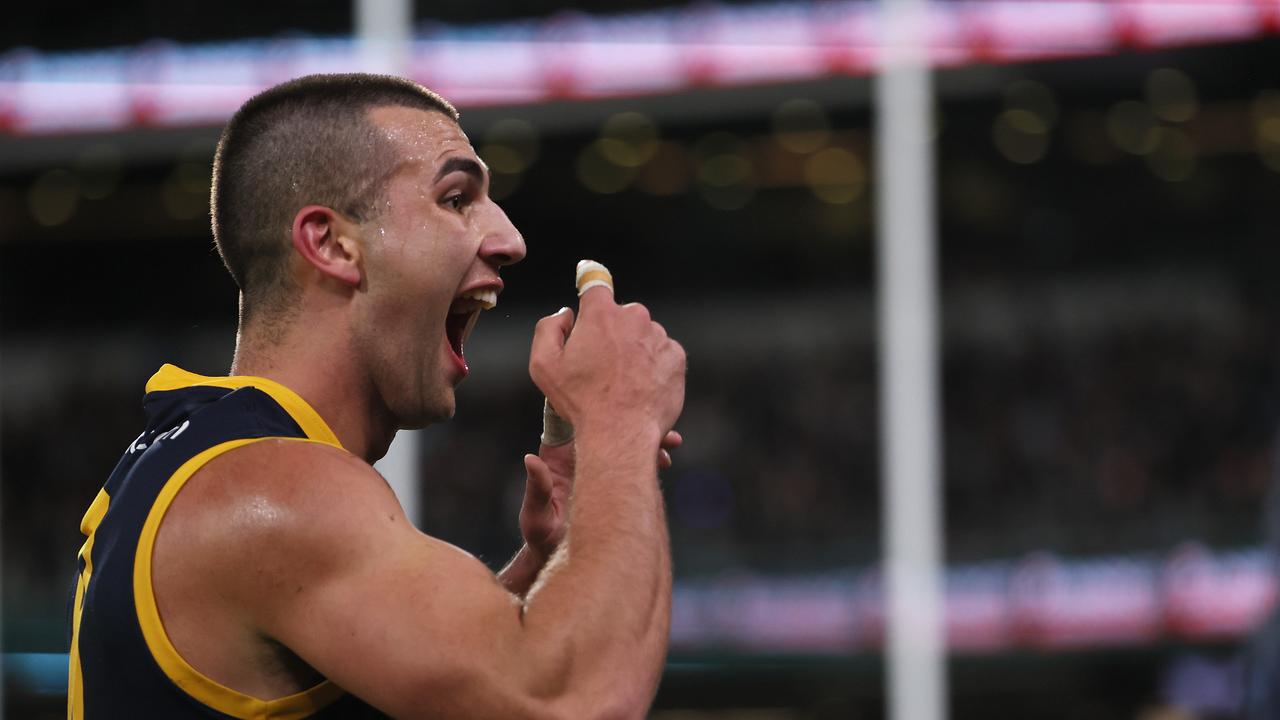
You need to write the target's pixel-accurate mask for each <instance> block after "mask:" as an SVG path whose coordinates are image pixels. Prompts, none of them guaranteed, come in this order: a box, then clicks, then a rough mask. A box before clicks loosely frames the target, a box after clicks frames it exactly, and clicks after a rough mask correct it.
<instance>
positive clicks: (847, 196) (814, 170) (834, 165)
mask: <svg viewBox="0 0 1280 720" xmlns="http://www.w3.org/2000/svg"><path fill="white" fill-rule="evenodd" d="M804 179H805V182H806V183H808V185H809V189H811V190H813V194H814V195H816V196H817V197H818V199H819V200H821V201H823V202H825V203H830V204H832V205H844V204H847V203H851V202H853V201H854V200H857V199H858V197H859V196H860V195H862V192H863V190H865V189H866V187H867V168H866V166H865V165H864V164H863V162H862V158H860V157H858V156H857V155H855V154H853V153H852V152H849V151H848V150H845V149H844V148H838V147H830V148H826V149H825V150H820V151H818V152H817V153H814V154H813V155H812V156H810V157H809V159H808V160H807V161H806V162H805V165H804Z"/></svg>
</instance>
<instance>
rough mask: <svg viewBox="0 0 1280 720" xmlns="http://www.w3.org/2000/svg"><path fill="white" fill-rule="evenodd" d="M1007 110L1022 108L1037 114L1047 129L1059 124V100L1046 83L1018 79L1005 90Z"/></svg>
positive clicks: (1029, 112)
mask: <svg viewBox="0 0 1280 720" xmlns="http://www.w3.org/2000/svg"><path fill="white" fill-rule="evenodd" d="M1004 107H1005V109H1006V110H1021V111H1023V112H1026V113H1028V114H1030V115H1033V116H1035V117H1036V118H1037V119H1038V120H1039V122H1040V124H1042V125H1043V126H1044V127H1045V129H1046V130H1047V129H1049V128H1052V127H1054V126H1055V125H1057V124H1058V101H1057V99H1056V98H1055V97H1054V95H1053V91H1052V90H1050V89H1049V87H1048V86H1047V85H1045V84H1044V83H1039V82H1036V81H1034V80H1017V81H1014V82H1011V83H1009V86H1008V87H1006V88H1005V90H1004Z"/></svg>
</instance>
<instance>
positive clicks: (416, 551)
mask: <svg viewBox="0 0 1280 720" xmlns="http://www.w3.org/2000/svg"><path fill="white" fill-rule="evenodd" d="M370 472H372V471H370ZM376 479H377V481H378V483H381V479H380V478H376ZM329 490H330V491H331V493H332V495H333V497H329V498H327V499H326V500H325V501H324V502H323V504H322V505H321V506H319V507H316V508H313V509H312V512H311V513H308V514H307V522H306V527H302V528H292V529H289V530H287V531H286V532H285V533H283V535H282V536H281V537H279V538H276V539H275V542H273V543H271V551H270V552H269V553H266V554H264V557H263V559H261V560H259V561H256V562H258V563H260V564H261V567H259V568H257V570H258V572H257V573H256V574H258V575H259V576H266V577H268V578H270V579H271V582H270V583H264V584H263V587H268V586H269V587H270V588H271V590H270V591H269V592H265V591H264V592H260V593H259V594H260V596H259V597H255V598H252V599H251V601H250V603H249V604H250V606H251V607H253V608H255V610H256V617H255V624H257V625H258V626H259V629H260V631H261V632H262V633H263V634H265V635H267V636H269V637H271V638H272V639H274V640H276V641H278V642H280V643H282V644H283V645H285V646H286V647H288V648H289V649H290V650H291V651H292V652H294V653H295V654H297V655H298V656H299V657H300V658H301V659H302V660H304V661H305V662H307V663H308V664H309V665H311V666H312V667H313V668H315V670H316V671H318V672H320V673H321V674H323V675H324V676H325V677H327V678H328V679H330V680H332V681H333V682H335V683H336V684H338V685H339V686H341V687H342V688H343V689H345V690H347V691H348V692H351V693H354V694H355V695H357V696H358V697H360V698H361V699H363V700H365V701H366V702H368V703H370V704H372V705H374V706H375V707H378V708H379V709H381V710H383V711H384V712H387V713H389V714H392V715H394V716H396V717H413V716H418V715H430V716H433V717H438V716H445V717H451V716H473V717H474V716H478V715H483V716H489V717H513V716H526V715H529V714H530V708H528V707H526V704H527V703H528V702H530V700H529V694H528V692H527V685H526V684H525V683H524V678H522V677H521V674H522V670H523V669H525V668H526V667H527V665H526V663H524V662H522V660H523V659H525V658H526V657H527V655H528V652H527V650H528V648H527V646H526V640H527V639H526V638H525V637H524V634H523V632H522V626H521V616H520V613H521V608H520V605H519V602H518V600H517V599H516V598H515V597H514V596H512V595H511V594H510V593H508V592H507V591H506V590H505V589H503V588H502V587H501V586H500V585H499V584H498V582H497V580H496V578H495V577H494V575H493V573H491V572H490V571H489V570H488V568H486V567H485V566H484V565H483V564H481V563H480V562H479V561H478V560H476V559H475V558H474V557H472V556H471V555H469V554H467V553H465V552H463V551H462V550H460V549H458V548H456V547H454V546H452V545H449V544H448V543H445V542H442V541H439V540H436V539H433V538H430V537H428V536H426V535H423V534H422V533H420V532H418V531H417V530H416V529H415V528H413V526H412V525H411V524H410V523H409V522H408V520H407V519H406V518H405V517H404V515H403V513H402V512H401V511H400V507H399V504H398V503H397V502H396V500H395V497H394V495H392V494H391V493H390V491H389V490H387V489H385V486H380V487H379V486H375V487H363V488H361V487H355V488H352V487H349V486H348V487H345V488H341V487H340V488H333V487H332V486H330V488H329Z"/></svg>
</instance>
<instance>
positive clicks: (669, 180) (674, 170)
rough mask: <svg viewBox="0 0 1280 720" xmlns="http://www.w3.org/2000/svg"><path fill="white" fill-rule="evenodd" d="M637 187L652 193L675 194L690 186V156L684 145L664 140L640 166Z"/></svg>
mask: <svg viewBox="0 0 1280 720" xmlns="http://www.w3.org/2000/svg"><path fill="white" fill-rule="evenodd" d="M636 187H638V188H640V189H641V190H643V191H645V192H647V193H649V194H650V195H675V194H677V193H682V192H684V191H685V190H687V189H688V188H689V157H688V153H686V152H685V150H684V146H683V145H680V144H678V143H674V142H669V141H663V142H659V143H658V145H657V147H656V148H654V151H653V157H651V158H649V162H647V163H645V164H644V165H643V166H642V167H641V168H640V173H639V174H638V175H637V176H636Z"/></svg>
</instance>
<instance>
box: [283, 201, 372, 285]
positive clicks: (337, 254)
mask: <svg viewBox="0 0 1280 720" xmlns="http://www.w3.org/2000/svg"><path fill="white" fill-rule="evenodd" d="M355 229H356V226H355V224H353V223H352V222H351V221H349V220H347V219H346V218H344V217H342V216H341V215H339V214H338V213H337V212H335V211H334V210H333V209H332V208H327V207H325V206H323V205H308V206H306V207H304V208H302V209H301V210H299V211H298V214H296V215H294V216H293V228H292V232H291V235H292V239H293V247H294V249H295V250H297V251H298V254H299V255H301V256H302V258H303V259H304V260H306V261H307V262H308V263H309V264H310V265H311V266H312V267H314V268H315V269H316V270H318V271H320V274H321V275H324V276H325V277H330V278H333V279H334V280H337V281H339V282H341V283H343V284H346V285H351V286H358V285H359V284H360V276H361V275H362V272H363V271H362V270H361V268H360V243H359V242H358V241H357V240H356V237H355Z"/></svg>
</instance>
